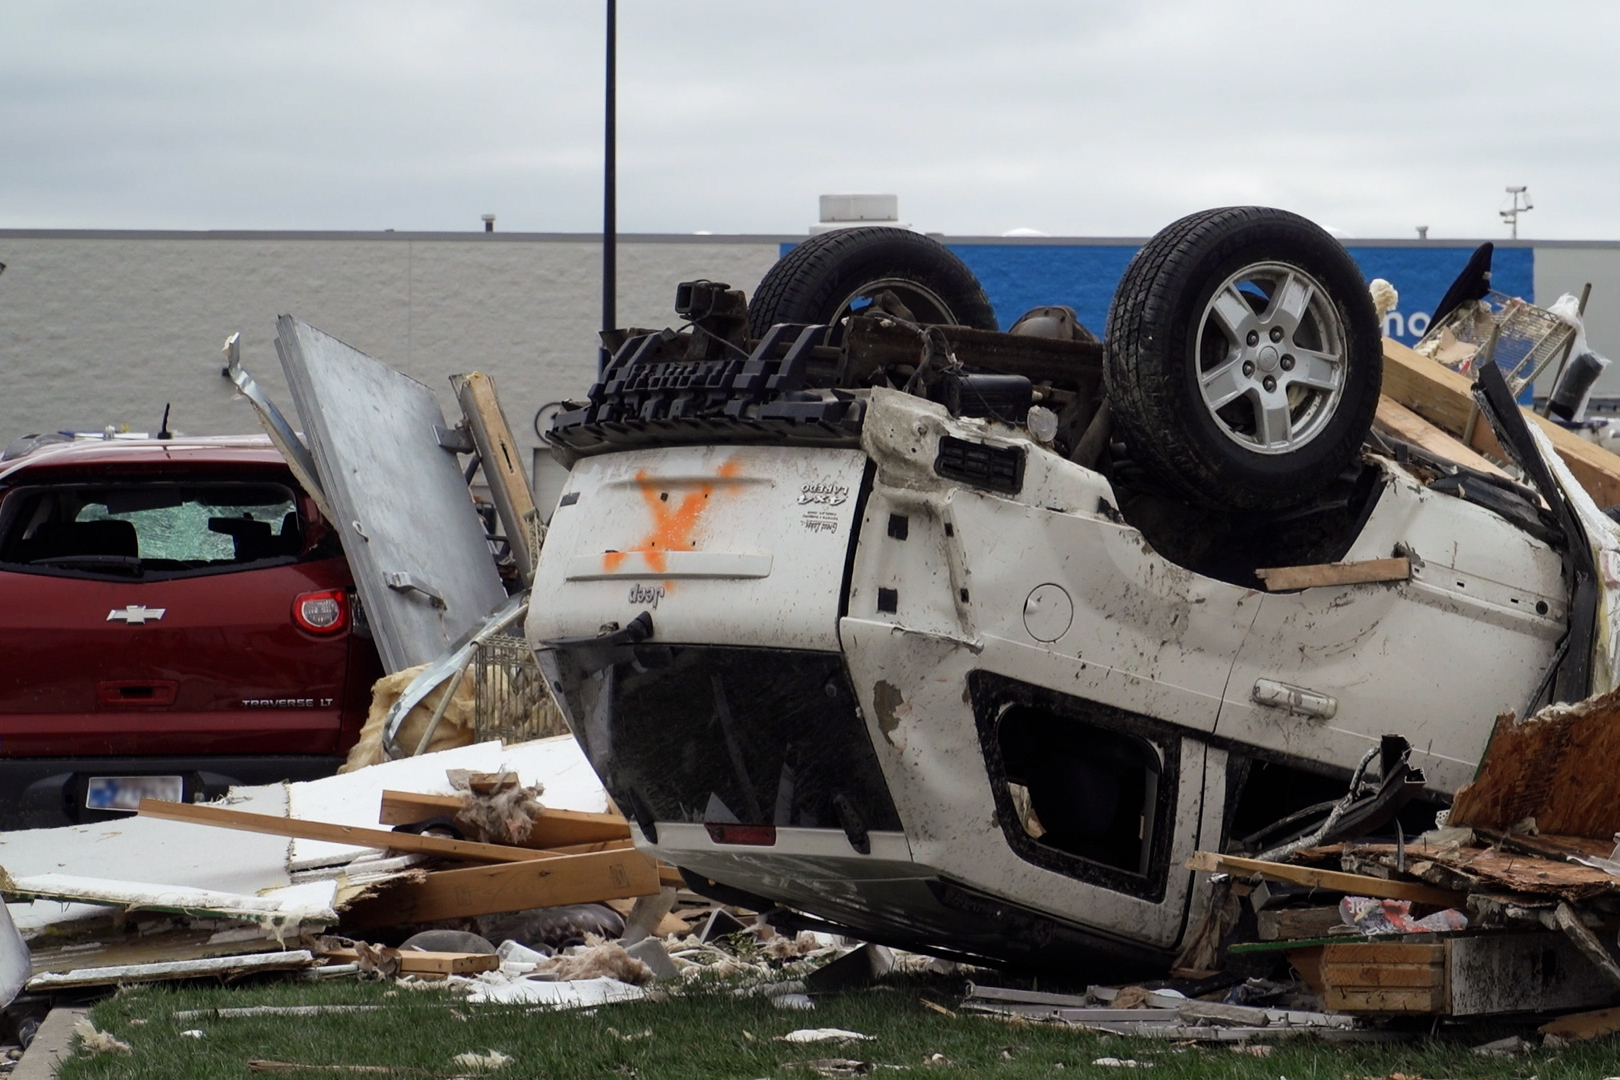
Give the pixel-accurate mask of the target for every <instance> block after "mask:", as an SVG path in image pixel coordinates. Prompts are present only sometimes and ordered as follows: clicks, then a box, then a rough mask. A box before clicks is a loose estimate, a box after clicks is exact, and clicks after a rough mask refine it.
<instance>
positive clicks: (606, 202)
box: [596, 0, 619, 374]
mask: <svg viewBox="0 0 1620 1080" xmlns="http://www.w3.org/2000/svg"><path fill="white" fill-rule="evenodd" d="M618 21H619V19H618V2H617V0H607V63H606V68H607V93H606V103H607V104H606V109H605V110H604V112H605V115H604V120H603V125H602V128H603V130H602V329H603V330H612V329H614V324H615V323H617V322H618V315H617V314H616V313H615V311H614V306H615V301H616V300H617V292H618V251H617V250H616V249H617V244H618V229H619V223H618V206H617V198H616V196H615V190H616V188H617V187H618V175H617V174H618V161H617V157H618V155H617V153H616V152H615V148H614V144H615V143H616V142H617V137H616V132H615V126H616V124H615V112H616V108H617V102H616V100H615V98H616V97H617V95H616V93H615V87H614V84H615V82H617V78H616V70H615V69H616V67H617V59H616V55H615V54H616V53H617V51H618ZM607 362H608V351H607V346H605V345H604V346H603V347H602V348H601V350H600V351H599V352H598V353H597V355H596V370H597V374H601V373H602V372H603V371H605V370H607Z"/></svg>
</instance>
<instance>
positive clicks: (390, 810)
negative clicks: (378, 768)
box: [377, 791, 630, 848]
mask: <svg viewBox="0 0 1620 1080" xmlns="http://www.w3.org/2000/svg"><path fill="white" fill-rule="evenodd" d="M461 808H462V801H461V796H459V795H422V794H418V793H417V792H414V791H384V792H383V793H382V809H381V811H380V813H379V814H378V817H377V820H378V822H379V823H381V824H383V825H414V824H415V823H416V822H418V821H426V820H427V819H428V818H431V817H438V816H439V815H441V814H443V815H446V816H448V817H452V818H454V817H458V816H459V815H460V813H461ZM533 820H534V831H533V832H531V833H530V834H529V838H528V839H527V840H524V841H523V842H522V843H521V844H519V845H517V846H519V847H536V848H558V847H564V846H566V845H569V844H590V843H595V842H597V841H601V840H628V839H629V838H630V823H629V822H627V821H626V820H625V819H624V818H623V817H622V816H621V815H619V814H591V813H586V812H585V811H583V810H552V809H549V808H548V809H546V810H545V811H543V812H542V813H541V814H539V815H538V816H537V817H535V818H534V819H533Z"/></svg>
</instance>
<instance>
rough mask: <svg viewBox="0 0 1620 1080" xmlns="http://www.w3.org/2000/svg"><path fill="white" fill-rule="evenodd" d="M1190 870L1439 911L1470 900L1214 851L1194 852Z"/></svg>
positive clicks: (1400, 883) (1403, 883) (1424, 887)
mask: <svg viewBox="0 0 1620 1080" xmlns="http://www.w3.org/2000/svg"><path fill="white" fill-rule="evenodd" d="M1186 866H1187V869H1189V870H1202V871H1205V872H1207V873H1221V874H1232V875H1234V876H1236V877H1254V876H1259V877H1263V878H1268V879H1270V880H1272V881H1290V882H1293V883H1294V884H1296V885H1310V886H1313V887H1315V888H1318V889H1330V890H1332V891H1334V892H1343V893H1352V894H1354V895H1356V896H1373V897H1379V898H1382V899H1386V900H1412V901H1415V902H1417V903H1420V904H1434V905H1436V906H1438V907H1460V906H1461V905H1462V904H1463V903H1464V902H1466V900H1467V897H1466V896H1465V895H1464V894H1462V893H1458V892H1453V891H1452V890H1450V889H1439V888H1436V887H1435V886H1433V885H1424V884H1421V883H1419V882H1415V881H1387V880H1385V879H1383V878H1375V877H1367V876H1365V875H1362V874H1346V873H1343V872H1341V871H1338V870H1318V869H1315V868H1313V867H1309V866H1295V865H1293V864H1291V863H1275V862H1266V861H1264V860H1261V859H1245V858H1240V857H1239V856H1236V855H1218V854H1216V853H1215V852H1213V851H1199V852H1194V854H1193V856H1192V858H1190V859H1188V860H1187V863H1186Z"/></svg>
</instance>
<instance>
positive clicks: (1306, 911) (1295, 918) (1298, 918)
mask: <svg viewBox="0 0 1620 1080" xmlns="http://www.w3.org/2000/svg"><path fill="white" fill-rule="evenodd" d="M1255 918H1256V920H1257V921H1258V923H1259V930H1260V940H1261V941H1288V940H1290V939H1294V938H1317V937H1323V936H1324V935H1326V934H1327V932H1328V931H1329V930H1332V929H1333V928H1334V927H1335V926H1343V925H1344V919H1343V918H1341V917H1340V915H1339V908H1338V906H1337V905H1334V906H1333V907H1311V908H1277V909H1267V910H1265V911H1262V912H1260V914H1259V915H1257V916H1256V917H1255Z"/></svg>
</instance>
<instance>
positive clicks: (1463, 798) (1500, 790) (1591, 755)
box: [1448, 691, 1620, 841]
mask: <svg viewBox="0 0 1620 1080" xmlns="http://www.w3.org/2000/svg"><path fill="white" fill-rule="evenodd" d="M1527 818H1534V819H1535V824H1536V830H1537V831H1539V832H1543V833H1552V834H1555V835H1558V836H1578V837H1585V838H1588V839H1591V840H1598V841H1605V840H1612V838H1613V837H1614V834H1615V833H1617V832H1620V691H1614V692H1611V693H1608V694H1605V695H1603V696H1602V697H1599V698H1594V699H1592V700H1590V701H1584V702H1581V703H1580V704H1578V705H1572V706H1561V705H1560V706H1551V707H1549V708H1546V709H1543V710H1542V711H1541V712H1539V713H1537V714H1536V715H1535V716H1533V717H1531V718H1530V719H1529V720H1516V719H1514V717H1513V716H1512V714H1511V713H1510V714H1507V715H1505V716H1501V717H1498V718H1497V721H1496V729H1495V731H1493V732H1492V734H1491V741H1490V744H1489V745H1488V746H1487V747H1486V748H1485V757H1484V760H1483V761H1481V762H1480V767H1479V773H1478V774H1477V775H1476V776H1475V777H1474V781H1473V782H1472V783H1470V784H1467V785H1465V786H1464V787H1463V788H1462V790H1460V791H1459V792H1457V798H1456V800H1455V801H1454V802H1453V804H1452V807H1451V817H1450V819H1449V821H1448V824H1450V825H1458V826H1467V827H1470V828H1475V829H1491V830H1495V831H1498V832H1508V831H1511V830H1512V828H1513V827H1514V826H1515V825H1517V824H1519V823H1521V822H1524V821H1525V820H1526V819H1527Z"/></svg>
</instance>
